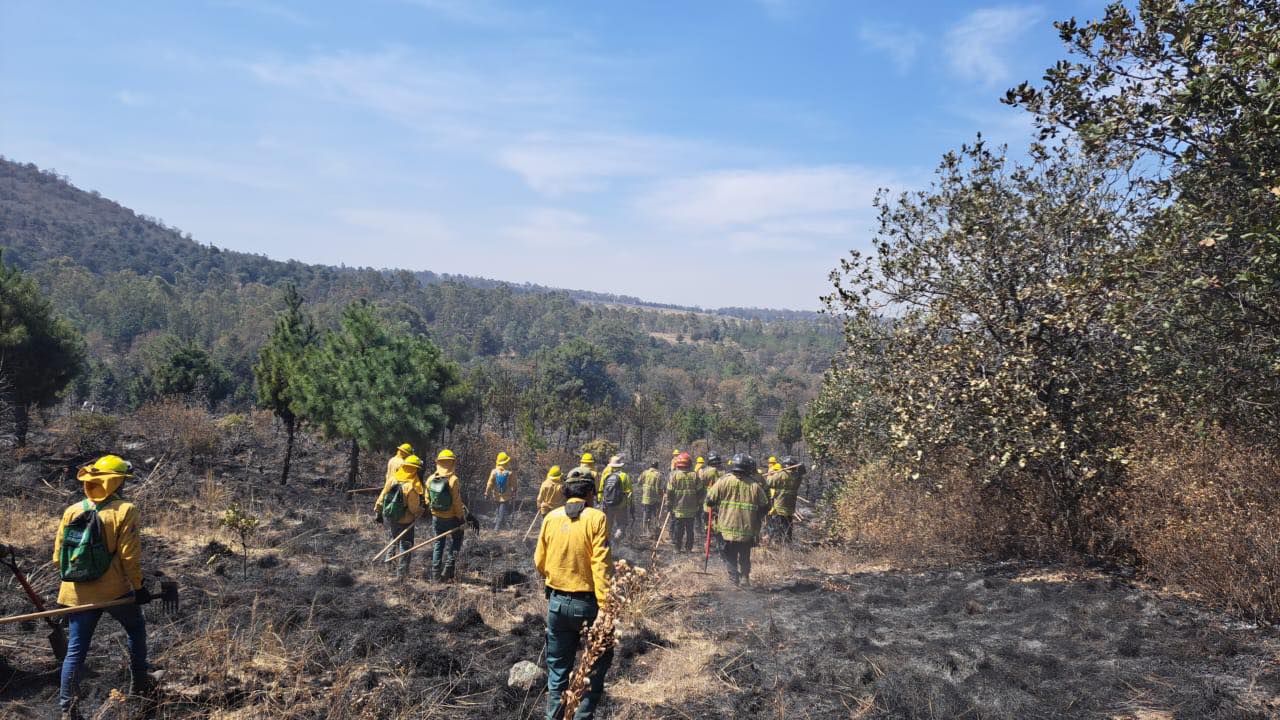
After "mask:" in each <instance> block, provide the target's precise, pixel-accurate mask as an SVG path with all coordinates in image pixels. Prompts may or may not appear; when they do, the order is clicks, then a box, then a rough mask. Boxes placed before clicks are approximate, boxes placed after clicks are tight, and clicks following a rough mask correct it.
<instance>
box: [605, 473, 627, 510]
mask: <svg viewBox="0 0 1280 720" xmlns="http://www.w3.org/2000/svg"><path fill="white" fill-rule="evenodd" d="M601 495H602V496H603V497H602V498H601V499H602V500H604V504H605V505H608V506H609V507H617V506H619V505H621V504H622V503H624V502H626V501H627V494H626V493H625V492H623V490H622V475H621V473H609V476H608V477H606V478H605V479H604V492H603V493H601Z"/></svg>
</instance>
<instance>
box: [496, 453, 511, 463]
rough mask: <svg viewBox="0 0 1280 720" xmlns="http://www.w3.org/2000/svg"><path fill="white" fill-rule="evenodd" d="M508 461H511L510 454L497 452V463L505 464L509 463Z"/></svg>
mask: <svg viewBox="0 0 1280 720" xmlns="http://www.w3.org/2000/svg"><path fill="white" fill-rule="evenodd" d="M509 462H511V456H510V455H508V454H506V453H504V452H500V453H498V464H499V465H506V464H507V463H509Z"/></svg>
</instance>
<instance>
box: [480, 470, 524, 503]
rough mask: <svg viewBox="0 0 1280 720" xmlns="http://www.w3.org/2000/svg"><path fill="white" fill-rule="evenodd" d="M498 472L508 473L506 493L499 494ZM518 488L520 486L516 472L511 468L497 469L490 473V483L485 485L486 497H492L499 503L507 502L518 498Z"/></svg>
mask: <svg viewBox="0 0 1280 720" xmlns="http://www.w3.org/2000/svg"><path fill="white" fill-rule="evenodd" d="M498 471H503V472H506V473H507V491H506V492H498V482H497V477H498ZM517 487H518V485H517V483H516V474H515V472H513V471H512V470H510V469H509V468H505V467H495V468H494V469H492V470H490V471H489V482H487V483H485V486H484V496H485V497H491V498H493V499H494V500H497V501H498V502H507V501H509V500H511V499H513V498H514V497H515V496H516V488H517Z"/></svg>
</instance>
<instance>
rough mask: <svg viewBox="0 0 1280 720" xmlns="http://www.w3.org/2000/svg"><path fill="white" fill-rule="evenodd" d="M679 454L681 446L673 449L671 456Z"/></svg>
mask: <svg viewBox="0 0 1280 720" xmlns="http://www.w3.org/2000/svg"><path fill="white" fill-rule="evenodd" d="M679 454H680V448H676V449H675V450H672V451H671V457H675V456H677V455H679Z"/></svg>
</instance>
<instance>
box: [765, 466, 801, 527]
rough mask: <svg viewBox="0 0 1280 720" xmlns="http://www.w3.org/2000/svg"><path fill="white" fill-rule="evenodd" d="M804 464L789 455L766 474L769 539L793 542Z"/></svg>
mask: <svg viewBox="0 0 1280 720" xmlns="http://www.w3.org/2000/svg"><path fill="white" fill-rule="evenodd" d="M803 473H804V465H802V464H800V463H797V462H796V459H795V458H793V457H791V456H790V455H787V456H785V457H783V458H782V460H781V462H779V463H778V464H777V468H776V469H773V470H770V471H769V474H768V475H766V476H765V484H766V485H767V486H768V488H769V503H770V504H769V539H770V541H772V542H784V543H789V542H791V522H792V519H793V518H794V517H795V515H796V497H797V496H798V495H799V492H800V476H801V475H803Z"/></svg>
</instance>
